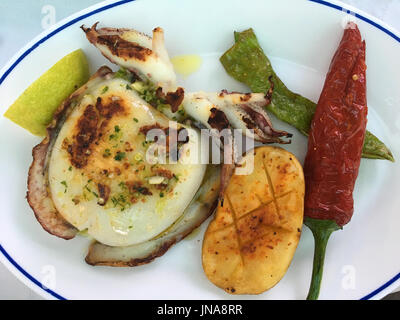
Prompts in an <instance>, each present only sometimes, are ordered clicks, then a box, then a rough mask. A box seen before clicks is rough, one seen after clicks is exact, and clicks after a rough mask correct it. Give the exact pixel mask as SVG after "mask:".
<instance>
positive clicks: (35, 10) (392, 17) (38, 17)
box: [0, 0, 400, 299]
mask: <svg viewBox="0 0 400 320" xmlns="http://www.w3.org/2000/svg"><path fill="white" fill-rule="evenodd" d="M98 2H101V1H99V0H79V1H65V0H35V1H32V0H18V1H15V0H1V1H0V16H1V17H0V69H1V67H2V66H3V65H4V64H5V63H6V62H7V61H8V60H9V59H10V58H11V57H12V56H13V55H14V54H15V53H16V52H17V51H18V50H19V49H20V48H22V47H23V46H24V45H25V44H26V43H27V42H28V41H30V40H31V39H32V38H34V37H35V36H36V35H38V34H39V33H40V32H42V31H43V30H44V29H45V28H46V27H48V26H49V25H51V24H52V23H54V22H56V21H60V20H61V19H63V18H65V17H67V16H69V15H70V14H72V13H74V12H76V11H79V10H81V9H84V8H86V7H88V6H90V5H93V4H95V3H98ZM343 2H345V3H348V4H350V5H352V6H354V7H356V8H359V9H362V10H364V11H365V12H367V13H369V14H371V15H373V16H376V17H378V18H380V19H381V20H383V21H385V22H386V23H388V24H389V25H391V26H393V27H394V28H396V29H397V30H400V19H399V17H400V0H379V1H377V0H343ZM21 22H23V23H21ZM0 284H1V285H0V299H40V297H39V296H38V295H37V294H36V293H34V292H33V291H32V290H30V289H29V288H27V287H26V286H25V285H23V284H22V283H21V282H19V281H18V280H17V279H16V278H15V277H14V276H13V275H12V274H11V273H10V272H9V271H8V270H7V269H6V268H5V267H4V266H3V265H1V264H0ZM398 290H400V288H399V289H398Z"/></svg>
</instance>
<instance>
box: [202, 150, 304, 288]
mask: <svg viewBox="0 0 400 320" xmlns="http://www.w3.org/2000/svg"><path fill="white" fill-rule="evenodd" d="M252 155H254V158H253V157H252ZM253 159H254V170H253V172H252V173H250V174H248V175H238V168H237V169H236V172H235V175H234V176H233V177H232V179H231V181H230V183H229V186H228V188H227V190H226V193H225V197H224V199H225V201H224V204H223V206H222V207H219V208H218V210H217V212H216V216H215V218H214V220H213V221H212V222H211V223H210V225H209V226H208V229H207V231H206V233H205V236H204V241H203V250H202V251H203V252H202V260H203V269H204V271H205V273H206V275H207V277H208V278H209V280H210V281H211V282H212V283H214V284H215V285H216V286H218V287H220V288H222V289H224V290H225V291H226V292H228V293H231V294H259V293H262V292H264V291H266V290H268V289H270V288H271V287H273V286H274V285H276V284H277V283H278V282H279V281H280V280H281V279H282V277H283V276H284V274H285V273H286V271H287V269H288V267H289V265H290V262H291V260H292V258H293V255H294V253H295V250H296V247H297V244H298V242H299V239H300V234H301V228H302V224H303V208H304V192H305V186H304V175H303V169H302V166H301V165H300V163H299V162H298V160H297V159H296V158H295V156H294V155H293V154H291V153H290V152H288V151H285V150H284V149H282V148H278V147H266V146H265V147H259V148H256V149H254V150H252V151H250V152H249V153H247V154H246V155H245V156H244V159H243V165H242V167H244V166H248V165H249V164H250V163H251V161H253Z"/></svg>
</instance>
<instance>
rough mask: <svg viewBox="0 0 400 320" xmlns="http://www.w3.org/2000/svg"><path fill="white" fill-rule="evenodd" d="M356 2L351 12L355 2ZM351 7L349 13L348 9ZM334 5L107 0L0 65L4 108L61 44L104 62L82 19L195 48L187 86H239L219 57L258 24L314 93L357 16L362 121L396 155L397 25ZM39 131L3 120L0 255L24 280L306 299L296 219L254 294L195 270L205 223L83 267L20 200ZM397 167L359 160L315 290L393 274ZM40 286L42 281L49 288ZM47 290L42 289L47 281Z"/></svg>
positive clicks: (360, 286) (334, 290) (99, 289)
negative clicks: (187, 233) (288, 249)
mask: <svg viewBox="0 0 400 320" xmlns="http://www.w3.org/2000/svg"><path fill="white" fill-rule="evenodd" d="M352 10H353V9H352ZM355 12H357V13H355ZM349 13H350V15H349V14H348V12H346V10H342V5H341V4H340V3H338V2H324V1H305V0H304V1H299V0H281V1H266V0H252V1H242V0H219V1H215V0H202V1H184V0H169V1H162V0H160V1H155V0H154V1H153V0H146V1H140V0H138V1H134V2H133V1H126V0H125V1H119V2H115V1H113V2H105V3H101V4H99V5H96V6H94V7H91V8H89V9H87V10H84V11H82V12H79V13H77V14H75V15H73V16H71V17H70V18H68V19H66V20H64V21H62V22H60V23H59V24H58V25H57V26H55V27H54V28H52V29H51V30H49V31H46V32H45V33H43V34H42V35H40V36H39V37H37V38H36V39H35V40H33V41H32V42H31V43H29V44H28V45H27V46H26V47H25V48H24V49H22V50H21V51H20V52H19V53H18V54H17V55H16V56H15V57H14V58H13V59H12V60H11V61H10V62H9V64H8V65H7V66H6V67H5V68H4V69H3V70H2V72H1V73H0V76H1V78H0V84H1V86H0V97H1V98H0V101H1V112H2V113H4V112H5V110H6V109H7V108H8V106H9V105H11V104H12V103H13V101H14V100H15V99H16V98H17V97H18V96H19V94H20V93H22V91H23V90H24V89H25V88H26V87H27V86H28V85H29V84H30V83H31V82H32V81H34V80H35V79H36V78H38V77H39V76H40V75H41V74H42V73H43V72H44V71H46V70H47V69H48V68H49V67H50V66H52V65H53V64H54V63H55V62H56V61H57V60H59V59H60V58H61V57H63V56H64V55H66V54H67V53H69V52H71V51H73V50H75V49H77V48H83V49H84V51H85V52H86V54H87V56H88V58H89V60H90V63H91V68H92V71H94V70H95V69H96V68H97V67H99V66H100V65H101V64H108V65H110V63H109V62H108V61H106V60H105V59H104V58H102V57H101V55H100V54H99V52H97V51H96V49H95V48H94V47H93V46H91V45H90V44H89V43H88V42H87V41H86V39H85V36H84V34H83V32H82V31H81V30H80V29H79V26H80V25H82V24H86V25H88V26H91V25H92V24H93V23H94V22H96V21H100V22H101V25H103V26H115V27H131V28H135V29H137V30H141V31H143V32H146V33H151V30H152V29H153V28H154V27H156V26H162V27H163V28H164V29H165V32H166V42H167V47H168V49H169V51H170V54H171V55H172V56H174V55H178V54H199V55H201V56H202V57H203V65H202V67H201V69H200V70H199V71H198V72H197V73H196V74H194V75H192V76H191V77H189V78H188V79H186V80H185V81H182V84H183V85H184V86H185V87H186V88H187V89H188V90H221V89H228V90H244V91H246V90H247V89H246V88H244V87H243V86H242V85H241V84H239V83H237V82H235V81H234V80H232V79H231V78H229V77H228V76H227V75H226V74H225V72H224V70H223V68H222V67H221V65H220V64H219V61H218V58H219V56H220V55H221V53H222V52H224V51H225V50H226V49H228V48H229V47H230V46H231V45H232V43H233V31H234V30H243V29H245V28H248V27H252V28H254V30H255V32H256V34H257V36H258V38H259V41H260V43H261V45H262V47H263V48H264V49H265V51H266V53H267V54H268V56H269V57H271V60H272V62H273V65H274V67H275V69H276V70H277V72H278V74H279V76H280V77H281V78H282V80H283V81H284V82H285V83H286V84H287V85H288V87H289V88H291V89H292V90H294V91H297V92H299V93H301V94H303V95H304V96H306V97H308V98H311V99H313V100H314V101H316V100H317V99H318V96H319V93H320V91H321V88H322V85H323V81H324V76H325V74H326V71H327V68H328V66H329V63H330V60H331V58H332V55H333V53H334V51H335V49H336V47H337V44H338V41H339V40H340V38H341V36H342V33H343V29H342V26H343V24H344V23H345V21H347V20H348V19H349V17H352V18H354V19H356V20H357V23H358V25H359V27H360V30H361V33H362V34H363V36H364V37H365V39H366V42H367V47H368V49H367V53H368V57H367V64H368V99H369V108H370V109H369V110H370V112H369V123H368V128H369V129H370V130H371V131H372V132H374V133H375V134H377V135H378V136H379V137H380V138H381V139H382V140H383V141H384V142H385V143H386V144H387V145H388V146H389V147H390V148H391V150H392V151H393V153H394V156H395V157H396V158H397V159H398V160H399V159H400V144H399V142H398V141H399V140H400V130H399V129H400V112H399V110H398V108H399V106H400V91H399V88H400V74H399V72H398V70H400V60H399V59H398V57H399V56H400V44H399V41H400V39H399V36H398V33H396V32H395V31H394V30H393V29H391V28H390V27H388V26H386V25H384V24H383V23H381V22H380V21H377V20H376V19H374V18H372V17H370V16H368V15H367V14H364V13H360V12H358V11H356V10H353V11H351V12H349ZM274 123H275V126H276V127H278V128H283V129H286V130H289V131H291V132H294V133H295V137H294V140H293V144H292V145H291V146H289V147H288V149H289V150H290V151H293V152H294V153H295V154H296V155H297V156H298V157H299V158H300V159H301V160H303V158H304V154H305V146H306V139H305V138H304V137H303V136H302V135H301V134H299V133H298V132H296V130H294V129H293V128H291V127H288V126H286V125H284V124H282V123H281V122H279V121H277V120H275V121H274ZM39 141H40V139H38V138H36V137H33V136H31V135H30V134H28V133H27V132H26V131H24V130H23V129H21V128H19V127H17V126H16V125H14V124H13V123H11V122H10V121H8V120H7V119H5V118H4V117H1V119H0V146H1V148H0V168H2V169H1V173H0V206H1V223H0V251H1V253H2V254H0V260H1V261H2V262H3V263H4V264H5V265H6V266H7V267H8V268H9V269H10V270H11V271H12V272H13V273H14V274H15V275H16V276H17V277H18V278H19V279H21V280H22V281H23V282H24V283H25V284H26V285H28V286H29V287H31V288H32V289H33V290H35V291H36V292H38V293H39V294H41V295H42V296H44V297H46V298H59V299H63V298H66V299H86V298H90V299H114V298H115V299H116V298H118V299H237V298H241V299H243V298H244V299H303V298H305V296H306V294H307V291H308V286H309V282H310V277H311V269H312V256H313V238H312V235H311V232H310V231H309V230H308V229H307V227H304V231H303V234H302V237H301V241H300V244H299V247H298V250H297V252H296V254H295V257H294V260H293V262H292V264H291V266H290V268H289V270H288V272H287V274H286V276H285V277H284V278H283V280H282V281H281V282H280V283H279V284H278V285H277V286H276V287H274V288H273V289H271V290H270V291H268V292H266V293H264V294H261V295H259V296H239V297H232V296H230V295H228V294H226V293H224V292H223V291H222V290H220V289H218V288H216V287H215V286H214V285H212V284H211V283H210V282H209V281H208V280H207V278H206V276H205V275H204V273H203V270H202V267H201V243H202V236H203V232H204V230H205V227H206V225H207V223H205V224H203V226H202V228H201V230H200V232H197V233H196V234H195V235H194V236H191V237H189V239H186V240H184V241H182V242H180V243H179V244H177V245H176V246H174V247H173V248H172V249H171V250H170V251H168V252H167V254H165V256H163V257H162V258H159V259H157V260H156V261H154V262H153V263H151V264H149V265H146V266H142V267H137V268H133V269H113V268H104V267H91V266H88V265H87V264H86V263H85V262H84V256H85V254H86V250H87V247H88V243H89V240H88V239H86V238H82V237H77V238H76V239H74V240H71V241H68V242H67V241H64V240H60V239H58V238H55V237H52V236H50V235H49V234H48V233H46V232H45V231H43V230H42V228H41V227H40V225H39V224H38V223H37V222H36V220H35V218H34V215H33V212H32V211H31V209H30V208H29V206H28V204H27V202H26V200H25V192H26V179H27V172H28V167H29V165H30V163H31V160H32V157H31V150H32V147H33V146H34V145H35V144H37V143H38V142H39ZM398 190H400V167H399V166H398V164H397V163H395V164H393V163H390V162H388V161H375V160H363V161H362V165H361V168H360V174H359V179H358V181H357V186H356V190H355V206H356V210H355V213H354V217H353V220H352V221H351V223H350V224H349V225H347V226H346V227H345V228H344V230H343V231H340V232H336V233H335V234H334V235H333V236H332V238H331V239H330V242H329V244H328V250H327V256H326V263H325V272H324V280H323V285H322V290H321V295H320V298H321V299H360V298H381V297H383V296H384V295H385V294H387V293H389V292H391V291H392V290H393V289H394V288H395V287H397V286H398V285H399V284H400V283H399V278H400V273H399V272H400V254H399V250H398V246H399V243H400V232H399V226H400V215H399V208H400V197H399V196H398V192H399V191H398ZM46 286H47V287H46ZM49 288H50V289H49Z"/></svg>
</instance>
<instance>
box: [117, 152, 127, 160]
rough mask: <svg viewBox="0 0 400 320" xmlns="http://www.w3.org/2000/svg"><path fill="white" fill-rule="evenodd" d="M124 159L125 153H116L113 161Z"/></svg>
mask: <svg viewBox="0 0 400 320" xmlns="http://www.w3.org/2000/svg"><path fill="white" fill-rule="evenodd" d="M125 157H126V153H125V152H120V151H118V152H117V154H116V155H115V157H114V160H115V161H121V160H122V159H124V158H125Z"/></svg>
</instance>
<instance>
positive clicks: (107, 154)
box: [103, 149, 111, 158]
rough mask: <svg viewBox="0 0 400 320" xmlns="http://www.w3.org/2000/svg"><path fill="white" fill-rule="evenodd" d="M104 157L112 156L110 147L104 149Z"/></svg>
mask: <svg viewBox="0 0 400 320" xmlns="http://www.w3.org/2000/svg"><path fill="white" fill-rule="evenodd" d="M103 157H104V158H109V157H111V151H110V149H106V150H104V153H103Z"/></svg>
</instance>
